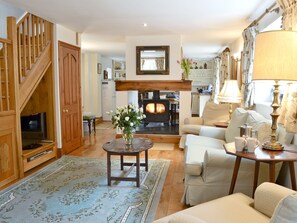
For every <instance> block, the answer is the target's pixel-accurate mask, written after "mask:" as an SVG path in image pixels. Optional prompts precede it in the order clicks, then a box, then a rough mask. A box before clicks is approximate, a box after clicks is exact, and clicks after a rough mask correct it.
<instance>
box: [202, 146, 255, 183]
mask: <svg viewBox="0 0 297 223" xmlns="http://www.w3.org/2000/svg"><path fill="white" fill-rule="evenodd" d="M235 159H236V157H235V156H232V155H229V154H226V152H225V150H224V149H207V151H206V152H205V154H204V161H203V172H202V178H203V180H204V181H205V182H208V183H213V182H220V183H221V184H228V185H230V183H231V179H232V174H233V170H234V165H235ZM254 169H255V164H254V161H252V160H248V159H242V160H241V163H240V169H239V172H238V176H237V184H251V185H252V179H253V176H254Z"/></svg>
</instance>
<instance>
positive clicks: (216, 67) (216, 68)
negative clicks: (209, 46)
mask: <svg viewBox="0 0 297 223" xmlns="http://www.w3.org/2000/svg"><path fill="white" fill-rule="evenodd" d="M220 66H221V58H220V57H216V58H215V59H214V76H213V88H212V95H211V99H210V100H211V101H213V102H214V103H218V99H217V97H218V94H219V93H220Z"/></svg>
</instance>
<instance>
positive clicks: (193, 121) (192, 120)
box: [184, 117, 203, 125]
mask: <svg viewBox="0 0 297 223" xmlns="http://www.w3.org/2000/svg"><path fill="white" fill-rule="evenodd" d="M184 124H191V125H203V118H201V117H189V118H185V120H184Z"/></svg>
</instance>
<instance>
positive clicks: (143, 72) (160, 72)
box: [136, 46, 170, 75]
mask: <svg viewBox="0 0 297 223" xmlns="http://www.w3.org/2000/svg"><path fill="white" fill-rule="evenodd" d="M169 49H170V47H169V46H136V75H169ZM143 50H159V51H160V50H162V51H165V70H141V69H140V67H141V66H140V64H141V58H140V55H141V51H143Z"/></svg>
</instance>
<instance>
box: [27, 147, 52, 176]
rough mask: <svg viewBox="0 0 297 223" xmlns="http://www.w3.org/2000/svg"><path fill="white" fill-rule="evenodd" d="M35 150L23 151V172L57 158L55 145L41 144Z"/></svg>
mask: <svg viewBox="0 0 297 223" xmlns="http://www.w3.org/2000/svg"><path fill="white" fill-rule="evenodd" d="M41 144H42V146H41V147H38V148H36V149H31V150H23V155H22V157H23V163H24V172H26V171H28V170H30V169H32V168H34V167H36V166H38V165H40V164H42V163H44V162H46V161H47V160H50V159H52V158H56V157H57V148H56V143H54V142H53V143H41Z"/></svg>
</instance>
